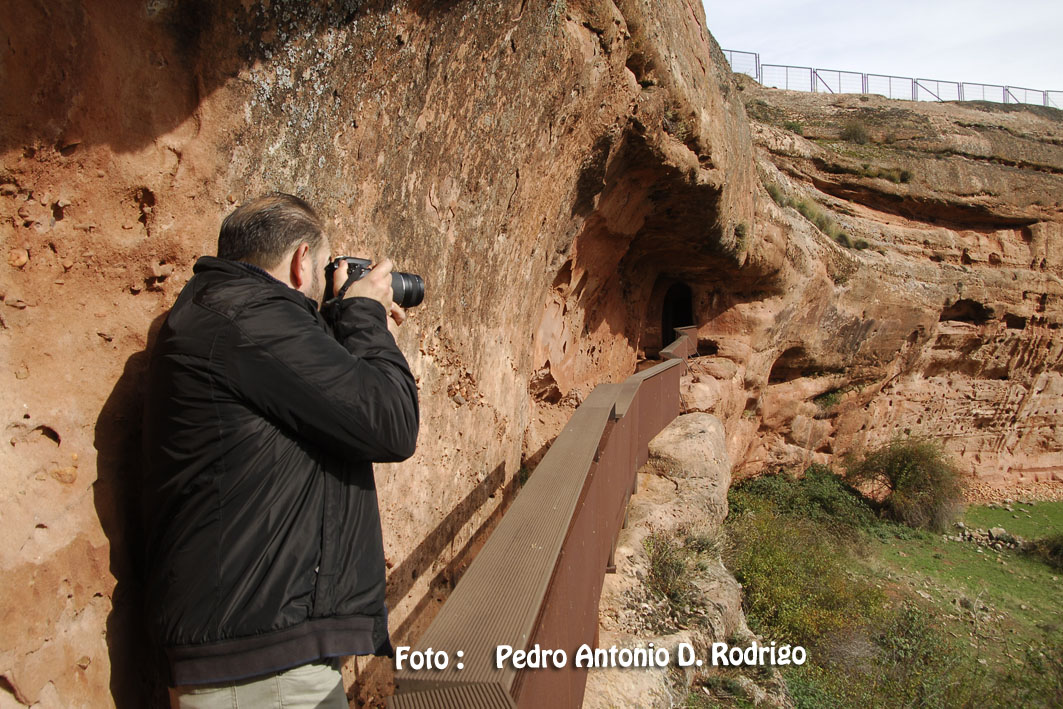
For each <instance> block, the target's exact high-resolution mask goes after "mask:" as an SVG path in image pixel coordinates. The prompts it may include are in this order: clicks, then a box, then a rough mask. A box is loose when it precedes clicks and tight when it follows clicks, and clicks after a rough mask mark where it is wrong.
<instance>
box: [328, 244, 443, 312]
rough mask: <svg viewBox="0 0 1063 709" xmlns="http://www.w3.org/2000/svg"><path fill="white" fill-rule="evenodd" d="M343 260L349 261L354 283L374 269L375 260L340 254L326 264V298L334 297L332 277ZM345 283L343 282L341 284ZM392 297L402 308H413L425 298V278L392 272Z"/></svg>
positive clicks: (349, 278) (351, 277)
mask: <svg viewBox="0 0 1063 709" xmlns="http://www.w3.org/2000/svg"><path fill="white" fill-rule="evenodd" d="M341 262H346V263H347V282H348V284H349V283H354V282H355V281H359V280H361V279H362V278H364V277H365V276H366V274H367V273H369V272H370V271H371V270H372V269H373V262H372V261H370V260H369V259H364V258H358V257H356V256H340V257H339V258H336V259H334V260H332V261H331V262H329V264H328V265H327V266H325V298H324V300H322V302H325V301H326V300H330V299H331V298H332V277H333V276H334V275H335V273H336V269H337V268H339V267H340V263H341ZM339 285H343V284H339ZM391 299H392V300H393V301H395V304H396V305H398V306H399V307H400V308H412V307H414V306H417V305H420V304H421V302H422V301H423V300H424V279H423V278H421V277H420V276H418V275H417V274H415V273H402V272H401V271H392V272H391Z"/></svg>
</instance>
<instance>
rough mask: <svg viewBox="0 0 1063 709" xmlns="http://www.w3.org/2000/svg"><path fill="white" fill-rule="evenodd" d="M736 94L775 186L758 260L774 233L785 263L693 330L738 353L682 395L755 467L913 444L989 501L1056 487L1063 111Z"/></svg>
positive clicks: (753, 248)
mask: <svg viewBox="0 0 1063 709" xmlns="http://www.w3.org/2000/svg"><path fill="white" fill-rule="evenodd" d="M740 86H741V88H742V96H743V100H744V102H745V104H746V107H747V111H748V113H749V115H750V117H751V120H752V126H753V133H754V141H755V143H756V145H757V154H758V155H757V164H758V171H759V173H760V178H761V182H762V183H763V185H764V186H765V189H766V192H767V193H768V194H767V195H765V194H763V193H762V194H761V196H760V197H759V198H758V202H757V215H758V216H757V221H756V224H755V226H754V228H753V238H752V240H751V241H750V246H749V253H750V256H751V257H752V256H753V255H754V254H756V253H758V251H760V249H761V246H760V244H759V243H758V241H759V240H761V239H769V238H772V234H774V233H776V232H777V231H779V230H782V231H783V232H784V233H785V234H786V235H787V253H786V257H785V259H783V260H781V261H780V262H779V263H778V269H779V270H778V277H777V278H775V279H773V281H772V282H771V283H770V284H769V285H768V286H767V287H766V288H764V289H763V291H762V292H761V293H760V294H759V296H758V297H755V298H751V299H749V302H744V303H743V302H739V301H740V300H742V299H744V298H742V297H731V299H730V302H729V303H727V305H726V307H724V308H717V309H716V310H715V311H709V312H707V313H705V315H704V316H702V317H701V318H698V319H697V321H698V323H699V325H700V326H701V328H700V335H701V337H702V338H703V340H710V341H712V342H714V343H715V344H714V345H713V346H714V347H719V349H720V352H719V353H718V354H719V355H721V356H722V357H724V358H726V359H715V360H708V363H709V367H708V368H707V369H708V371H707V374H708V376H703V377H700V378H701V379H703V380H704V381H703V382H699V383H696V384H694V385H693V387H692V388H691V396H690V397H689V401H690V403H691V404H692V406H694V407H695V408H699V407H713V406H715V407H720V406H722V407H723V408H724V409H725V410H726V411H727V412H728V415H729V418H728V421H727V423H728V431H729V432H730V435H731V445H732V455H734V457H735V458H736V460H739V461H742V468H741V470H742V472H743V473H746V474H748V473H752V472H755V471H758V470H763V469H764V468H765V467H769V466H772V465H774V464H793V463H802V464H803V463H808V462H811V461H812V460H817V461H820V462H829V461H830V460H831V458H832V457H836V456H837V455H838V454H840V453H845V452H848V451H854V450H855V451H859V450H861V449H863V448H865V447H867V446H873V445H877V444H880V443H882V442H885V441H886V440H888V439H889V438H891V437H893V436H896V435H905V434H911V435H917V436H920V435H921V436H931V437H933V438H936V439H940V440H941V441H942V442H943V443H944V445H945V447H946V449H947V450H948V451H949V452H951V453H953V454H954V455H955V457H956V458H957V460H958V461H959V462H960V463H961V466H962V468H963V469H964V470H965V472H967V473H969V474H970V475H971V476H972V478H973V482H974V484H975V488H976V491H977V489H978V488H981V489H982V490H983V492H984V491H985V489H986V488H992V487H996V488H999V487H1001V486H1004V487H1014V486H1015V485H1020V486H1026V487H1029V486H1031V485H1037V484H1039V483H1055V484H1054V485H1050V486H1049V488H1044V487H1043V486H1042V493H1044V494H1056V495H1058V494H1059V489H1060V487H1059V485H1058V483H1060V482H1063V418H1061V416H1060V411H1061V409H1063V334H1061V332H1060V327H1061V325H1063V301H1061V295H1063V281H1061V277H1063V257H1061V248H1063V210H1061V206H1063V203H1061V197H1060V195H1061V194H1063V113H1061V112H1060V111H1057V110H1054V109H1047V108H1042V107H1037V106H1015V105H999V104H990V103H966V104H929V103H914V102H910V101H889V100H886V99H883V98H879V97H869V96H854V95H850V96H829V95H827V96H824V95H817V94H799V93H794V92H785V91H776V90H771V89H763V88H761V87H759V86H758V85H757V84H756V83H755V82H752V81H746V80H745V79H744V78H742V81H741V84H740ZM817 224H818V226H817ZM832 237H833V238H832ZM735 290H738V289H735ZM712 297H713V298H714V299H715V298H718V297H720V296H719V295H718V294H717V292H713V293H712ZM725 297H726V296H725ZM714 322H715V324H713V323H714ZM734 365H737V366H734ZM724 382H727V383H724Z"/></svg>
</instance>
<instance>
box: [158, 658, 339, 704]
mask: <svg viewBox="0 0 1063 709" xmlns="http://www.w3.org/2000/svg"><path fill="white" fill-rule="evenodd" d="M170 706H171V707H172V709H347V695H346V694H344V692H343V678H342V677H341V676H340V673H339V671H338V670H337V669H336V667H335V666H334V665H333V664H332V663H315V664H310V665H301V666H300V667H293V668H291V669H290V670H284V671H283V672H277V673H275V674H271V675H265V676H264V677H256V678H254V679H249V680H244V681H242V682H233V683H229V684H207V685H201V686H190V687H176V688H171V689H170Z"/></svg>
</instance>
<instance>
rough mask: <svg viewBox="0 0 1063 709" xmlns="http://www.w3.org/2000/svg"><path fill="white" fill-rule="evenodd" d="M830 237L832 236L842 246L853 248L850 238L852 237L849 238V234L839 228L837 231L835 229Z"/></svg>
mask: <svg viewBox="0 0 1063 709" xmlns="http://www.w3.org/2000/svg"><path fill="white" fill-rule="evenodd" d="M831 237H832V238H833V239H834V240H835V241H836V242H838V243H839V244H841V245H842V246H844V247H845V248H847V249H851V248H853V240H852V239H850V238H849V235H848V234H846V233H845V232H844V231H842V230H841V229H838V230H837V231H836V232H835V233H833V234H832V235H831Z"/></svg>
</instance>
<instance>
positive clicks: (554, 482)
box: [388, 328, 697, 709]
mask: <svg viewBox="0 0 1063 709" xmlns="http://www.w3.org/2000/svg"><path fill="white" fill-rule="evenodd" d="M676 332H677V334H679V338H678V339H677V340H676V342H674V343H672V345H669V347H668V348H666V349H665V351H662V353H661V355H662V357H664V358H666V359H665V361H663V362H661V363H660V364H658V365H656V366H654V367H651V368H650V369H647V370H645V371H643V372H639V373H638V374H635V375H632V376H631V377H628V378H627V379H626V380H625V381H624V382H623V383H621V384H601V385H599V386H598V387H596V388H595V389H594V391H593V392H591V394H590V396H588V397H587V399H586V400H585V401H584V402H583V404H582V405H581V406H580V407H579V408H577V409H576V411H575V413H573V415H572V418H571V420H570V421H569V422H568V424H567V425H566V426H565V427H564V429H562V431H561V433H560V434H558V436H557V439H556V440H555V441H554V443H553V445H552V446H550V449H549V450H548V451H547V452H546V455H545V456H543V459H542V461H541V462H540V463H539V465H538V466H537V467H536V469H535V473H534V474H533V475H532V476H531V477H530V478H529V480H528V482H527V483H526V484H525V485H524V488H523V489H522V490H521V492H520V494H519V495H518V496H517V498H516V500H515V501H514V503H513V506H512V507H511V508H510V509H509V511H508V512H507V513H506V515H505V516H504V517H503V518H502V521H501V522H499V524H498V527H497V528H496V529H495V531H494V533H493V534H492V535H491V537H490V538H489V539H488V540H487V543H486V544H485V545H484V547H483V549H482V550H481V551H480V553H479V554H478V555H477V556H476V559H475V560H474V561H473V563H472V564H471V565H470V566H469V568H468V570H467V571H466V572H465V574H464V576H462V578H461V581H460V582H459V583H458V585H457V587H456V588H455V589H454V591H453V593H452V594H451V595H450V598H449V599H447V601H446V603H445V604H444V605H443V607H442V608H441V609H440V611H439V614H438V615H437V616H436V618H435V619H434V620H433V622H432V624H431V625H430V626H429V627H428V629H427V630H426V631H425V633H424V635H423V636H422V637H421V638H420V640H419V641H418V642H417V643H416V645H414V646H413V647H412V651H413V652H421V653H426V652H428V651H429V649H431V650H432V651H433V652H435V653H438V651H441V650H442V651H445V652H446V653H447V655H448V663H447V667H446V668H445V669H420V670H413V669H411V668H410V667H404V668H403V669H401V670H399V671H397V672H396V675H395V681H396V693H395V695H394V696H393V697H391V699H390V700H389V702H388V704H389V706H390V707H392V708H393V709H413V708H415V707H416V708H418V709H428V708H430V707H463V708H464V707H551V708H553V709H560V708H563V707H579V706H580V705H581V704H582V701H583V691H584V688H585V686H586V682H587V670H586V669H579V668H576V667H575V666H574V662H573V659H574V656H575V652H576V650H577V648H578V647H579V646H580V645H582V644H588V645H590V646H591V647H595V646H596V644H597V638H598V600H599V597H600V596H601V590H602V582H603V580H604V575H605V573H606V570H607V569H608V568H609V567H611V566H612V561H613V560H612V556H613V552H614V550H615V544H616V539H617V535H618V534H619V532H620V528H621V527H622V525H623V523H624V518H625V513H626V508H627V501H628V499H629V498H630V496H631V495H632V494H633V493H634V492H635V488H636V485H637V476H636V472H637V471H638V469H639V468H640V467H641V466H642V464H643V463H645V462H646V459H647V457H648V455H649V454H648V444H649V442H650V439H652V438H653V437H654V436H656V435H657V434H658V433H659V432H660V431H661V430H662V429H663V428H664V427H665V426H667V425H668V424H669V423H670V422H671V421H672V420H673V419H674V418H675V417H676V416H678V415H679V377H680V374H681V373H682V369H683V367H684V366H685V364H684V361H683V360H684V359H685V358H686V357H687V356H689V355H690V354H693V353H695V351H696V349H697V342H696V335H694V328H681V329H677V331H676ZM667 358H672V359H667ZM500 645H509V646H511V647H512V648H513V650H514V651H518V650H529V649H531V648H534V647H535V646H537V645H538V646H539V647H540V648H541V649H560V650H564V652H565V653H566V654H567V662H566V663H565V666H564V667H562V668H560V669H555V668H553V667H550V668H549V669H525V670H518V669H514V668H513V666H512V664H510V663H504V664H503V666H502V667H501V668H499V667H496V664H495V652H496V648H497V647H498V646H500ZM459 652H460V654H459Z"/></svg>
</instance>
